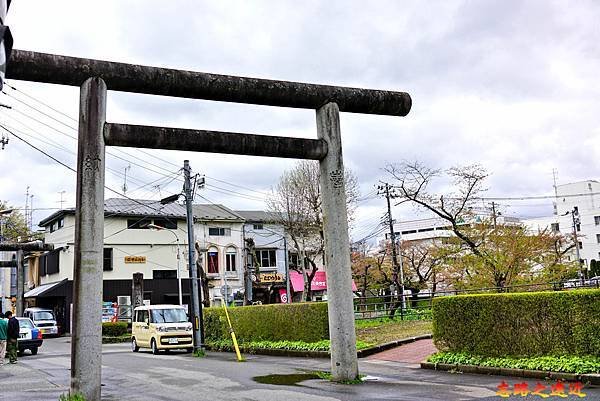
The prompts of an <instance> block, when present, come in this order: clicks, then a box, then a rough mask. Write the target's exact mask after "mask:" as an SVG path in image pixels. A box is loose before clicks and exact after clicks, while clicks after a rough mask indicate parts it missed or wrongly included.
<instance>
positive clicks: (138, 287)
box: [131, 273, 144, 317]
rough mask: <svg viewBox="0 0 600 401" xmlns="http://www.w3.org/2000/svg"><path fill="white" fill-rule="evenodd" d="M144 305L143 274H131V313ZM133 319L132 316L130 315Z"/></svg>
mask: <svg viewBox="0 0 600 401" xmlns="http://www.w3.org/2000/svg"><path fill="white" fill-rule="evenodd" d="M143 305H144V273H133V280H132V283H131V308H132V310H131V313H133V309H135V308H137V307H138V306H143ZM132 317H133V315H132Z"/></svg>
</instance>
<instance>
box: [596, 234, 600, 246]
mask: <svg viewBox="0 0 600 401" xmlns="http://www.w3.org/2000/svg"><path fill="white" fill-rule="evenodd" d="M596 242H597V243H599V244H600V234H596Z"/></svg>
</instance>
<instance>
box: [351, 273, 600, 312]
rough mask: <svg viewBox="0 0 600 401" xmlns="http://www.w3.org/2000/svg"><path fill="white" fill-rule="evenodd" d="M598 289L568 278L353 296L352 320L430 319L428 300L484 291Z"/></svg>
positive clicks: (596, 284)
mask: <svg viewBox="0 0 600 401" xmlns="http://www.w3.org/2000/svg"><path fill="white" fill-rule="evenodd" d="M590 288H600V279H592V280H580V279H572V280H565V281H557V282H550V283H540V284H521V285H511V286H506V287H484V288H465V289H448V288H445V289H443V290H439V291H435V292H431V291H422V292H420V293H416V294H411V293H405V294H403V295H400V294H399V295H397V296H393V295H391V294H384V295H372V296H366V297H356V298H354V317H355V319H356V320H369V319H380V318H392V319H398V320H428V319H431V303H432V301H433V298H435V297H441V296H452V295H461V294H485V293H499V292H529V291H567V290H578V289H590Z"/></svg>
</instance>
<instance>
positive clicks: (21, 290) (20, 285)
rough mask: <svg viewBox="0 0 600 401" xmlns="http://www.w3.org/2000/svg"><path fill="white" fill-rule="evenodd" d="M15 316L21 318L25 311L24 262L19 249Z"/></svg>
mask: <svg viewBox="0 0 600 401" xmlns="http://www.w3.org/2000/svg"><path fill="white" fill-rule="evenodd" d="M16 254H17V260H16V262H17V308H16V312H17V316H23V311H24V310H25V299H24V298H23V296H24V295H25V260H24V256H23V251H22V250H21V249H19V250H18V251H17V252H16Z"/></svg>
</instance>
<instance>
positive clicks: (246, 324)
mask: <svg viewBox="0 0 600 401" xmlns="http://www.w3.org/2000/svg"><path fill="white" fill-rule="evenodd" d="M228 312H229V316H230V318H231V324H232V325H233V329H234V331H235V335H236V336H237V338H238V340H239V341H240V342H253V341H261V340H269V341H283V340H287V341H304V342H307V343H313V342H318V341H321V340H328V339H329V326H328V321H327V303H326V302H307V303H297V304H273V305H257V306H244V307H240V308H230V309H228ZM204 331H205V337H206V340H207V341H219V340H228V339H229V338H230V334H229V327H228V325H227V319H226V317H225V311H224V310H223V308H206V309H204Z"/></svg>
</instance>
